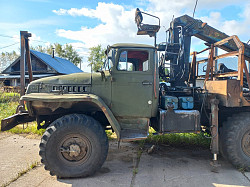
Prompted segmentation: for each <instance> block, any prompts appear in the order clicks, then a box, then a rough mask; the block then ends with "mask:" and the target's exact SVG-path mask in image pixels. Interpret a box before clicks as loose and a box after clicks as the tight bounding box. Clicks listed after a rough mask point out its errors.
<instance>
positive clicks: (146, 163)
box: [0, 133, 250, 187]
mask: <svg viewBox="0 0 250 187" xmlns="http://www.w3.org/2000/svg"><path fill="white" fill-rule="evenodd" d="M39 142H40V140H39V139H38V138H36V137H35V138H34V137H31V138H27V137H26V138H25V137H23V136H19V135H12V134H8V133H0V158H1V159H0V172H1V175H0V185H1V186H2V185H4V184H7V183H9V186H18V187H20V186H46V187H47V186H53V187H54V186H88V187H89V186H90V187H92V186H93V187H98V186H101V187H105V186H108V187H110V186H111V187H112V186H126V187H129V186H138V187H140V186H141V187H144V186H150V187H151V186H192V187H193V186H227V187H228V186H250V180H249V179H250V173H241V172H239V171H238V170H236V169H235V168H233V167H232V166H231V165H230V164H229V163H228V162H226V161H224V160H220V164H221V168H220V170H219V173H214V172H211V171H210V169H211V168H210V165H209V162H210V156H211V154H210V152H209V150H194V149H191V150H189V149H184V148H182V149H178V148H173V147H169V146H157V147H156V149H155V151H154V152H153V153H152V154H150V155H149V154H148V153H147V152H146V149H145V150H140V148H139V145H138V144H134V143H121V148H120V149H117V143H116V142H114V141H112V142H110V149H109V154H108V158H107V160H106V162H105V163H104V165H103V167H102V168H101V170H100V171H99V172H97V173H96V174H95V175H94V176H92V177H88V178H78V179H57V178H56V177H52V176H50V175H49V172H48V171H45V170H44V168H43V165H41V164H40V165H38V166H37V167H35V168H33V169H30V166H31V165H32V163H35V162H37V161H39V160H40V157H39V155H38V151H39V148H38V146H39ZM150 146H151V145H146V148H149V147H150ZM141 151H143V152H142V154H141V156H139V155H140V154H139V155H138V153H139V152H141ZM27 169H30V170H29V171H28V172H27V173H26V174H24V175H22V176H20V177H18V174H20V173H21V172H23V171H26V170H27ZM13 179H16V180H15V181H14V180H13Z"/></svg>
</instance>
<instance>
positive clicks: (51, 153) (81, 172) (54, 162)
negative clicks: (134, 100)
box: [39, 114, 108, 178]
mask: <svg viewBox="0 0 250 187" xmlns="http://www.w3.org/2000/svg"><path fill="white" fill-rule="evenodd" d="M107 153H108V138H107V135H106V133H105V131H104V128H103V127H102V126H101V125H100V124H99V122H97V121H96V120H94V119H93V118H92V117H89V116H86V115H83V114H70V115H66V116H63V117H61V118H59V119H57V120H55V121H54V122H53V123H52V124H51V125H50V126H49V127H48V128H47V129H46V132H45V133H44V135H43V136H42V140H41V143H40V152H39V154H40V156H41V157H42V160H41V162H42V163H44V165H45V169H46V170H49V171H50V174H51V175H56V176H58V177H60V178H70V177H86V176H89V175H92V174H94V173H95V172H96V171H97V170H98V169H100V168H101V166H102V165H103V163H104V161H105V160H106V157H107Z"/></svg>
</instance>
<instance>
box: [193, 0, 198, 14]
mask: <svg viewBox="0 0 250 187" xmlns="http://www.w3.org/2000/svg"><path fill="white" fill-rule="evenodd" d="M197 3H198V0H196V2H195V6H194V12H193V18H194V13H195V10H196V6H197Z"/></svg>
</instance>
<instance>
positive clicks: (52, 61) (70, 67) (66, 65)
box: [30, 50, 82, 74]
mask: <svg viewBox="0 0 250 187" xmlns="http://www.w3.org/2000/svg"><path fill="white" fill-rule="evenodd" d="M30 52H31V53H32V54H33V55H35V56H36V57H37V58H39V59H41V60H42V61H43V62H44V63H45V64H47V65H48V66H50V67H51V68H53V69H54V70H55V71H57V72H58V73H61V74H71V73H80V72H82V70H80V69H79V68H78V67H77V66H75V65H74V64H73V63H72V62H70V61H69V60H66V59H63V58H59V57H54V58H53V57H52V56H50V55H48V54H45V53H41V52H38V51H34V50H30Z"/></svg>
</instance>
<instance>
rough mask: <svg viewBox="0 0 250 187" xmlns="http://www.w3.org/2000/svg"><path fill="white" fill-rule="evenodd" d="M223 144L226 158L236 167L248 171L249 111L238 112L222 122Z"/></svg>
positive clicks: (249, 143)
mask: <svg viewBox="0 0 250 187" xmlns="http://www.w3.org/2000/svg"><path fill="white" fill-rule="evenodd" d="M223 129H224V134H223V136H224V138H223V145H222V146H225V147H224V150H225V152H226V157H227V159H228V160H229V161H230V162H231V163H232V164H233V165H235V166H236V167H238V168H242V169H245V170H246V171H250V113H248V112H246V113H240V114H236V115H234V116H233V117H230V118H228V120H227V122H225V123H224V124H223Z"/></svg>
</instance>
